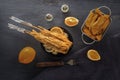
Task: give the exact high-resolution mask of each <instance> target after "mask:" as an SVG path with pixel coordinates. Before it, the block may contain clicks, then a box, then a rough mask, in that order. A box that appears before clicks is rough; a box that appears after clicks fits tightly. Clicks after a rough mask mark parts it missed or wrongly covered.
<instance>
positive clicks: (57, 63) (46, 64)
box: [36, 59, 76, 67]
mask: <svg viewBox="0 0 120 80" xmlns="http://www.w3.org/2000/svg"><path fill="white" fill-rule="evenodd" d="M75 64H76V62H75V60H74V59H70V60H68V61H55V62H39V63H37V64H36V66H37V67H55V66H64V65H70V66H72V65H75Z"/></svg>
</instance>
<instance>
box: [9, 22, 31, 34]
mask: <svg viewBox="0 0 120 80" xmlns="http://www.w3.org/2000/svg"><path fill="white" fill-rule="evenodd" d="M8 27H9V28H10V29H13V30H17V31H19V32H21V33H25V32H27V33H29V32H31V31H29V30H26V29H25V28H21V27H18V26H16V25H13V24H10V23H8Z"/></svg>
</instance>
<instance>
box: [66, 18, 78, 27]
mask: <svg viewBox="0 0 120 80" xmlns="http://www.w3.org/2000/svg"><path fill="white" fill-rule="evenodd" d="M64 23H65V24H66V25H67V26H69V27H73V26H76V25H78V23H79V20H78V19H77V18H75V17H66V18H65V21H64Z"/></svg>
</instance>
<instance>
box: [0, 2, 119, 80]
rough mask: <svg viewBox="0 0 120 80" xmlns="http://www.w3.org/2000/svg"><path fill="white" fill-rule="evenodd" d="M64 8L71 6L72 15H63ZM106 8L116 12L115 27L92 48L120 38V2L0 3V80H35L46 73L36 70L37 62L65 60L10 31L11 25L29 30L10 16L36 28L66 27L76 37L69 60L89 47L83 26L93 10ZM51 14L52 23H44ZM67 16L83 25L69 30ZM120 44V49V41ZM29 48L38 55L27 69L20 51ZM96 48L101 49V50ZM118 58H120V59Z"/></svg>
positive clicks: (113, 16)
mask: <svg viewBox="0 0 120 80" xmlns="http://www.w3.org/2000/svg"><path fill="white" fill-rule="evenodd" d="M62 4H68V5H69V6H70V11H69V12H68V13H66V14H63V13H62V12H61V11H60V7H61V5H62ZM104 5H105V6H108V7H110V8H111V10H112V15H111V16H112V23H111V25H110V28H109V29H108V31H107V33H106V35H105V36H104V38H103V40H102V41H101V42H99V43H95V44H94V45H91V46H96V45H98V44H104V41H106V40H107V39H108V38H109V37H113V36H116V35H120V10H119V8H120V0H0V80H31V79H32V78H34V77H35V76H37V75H38V74H40V73H41V72H42V71H44V69H43V68H42V69H39V68H36V67H35V64H36V62H38V61H55V60H60V59H63V56H62V57H61V56H60V57H59V56H58V57H55V56H52V55H49V54H47V53H46V52H45V51H44V50H43V49H42V47H41V44H40V43H39V42H38V41H36V40H35V39H33V38H32V37H30V36H28V35H26V34H23V33H19V32H17V31H14V30H10V29H9V28H8V22H9V23H12V24H15V25H18V26H20V27H24V28H27V27H25V26H22V25H20V24H17V23H15V22H13V21H11V20H10V19H9V17H10V16H16V17H18V18H21V19H23V20H25V21H28V22H31V23H33V24H34V25H40V26H44V27H45V28H47V29H49V28H51V27H53V26H61V27H63V28H64V29H65V30H67V31H68V32H69V34H70V35H71V36H72V39H73V44H74V45H73V47H72V48H71V50H70V52H69V54H68V55H66V56H65V57H67V56H69V55H71V54H74V53H75V52H77V51H79V50H80V49H83V48H85V47H88V45H85V44H84V43H83V42H82V40H81V26H82V24H83V22H84V20H85V18H86V17H87V15H88V13H89V11H90V10H91V9H94V8H97V7H99V6H104ZM47 13H51V14H52V15H53V16H54V19H53V21H52V22H47V21H46V20H45V19H44V17H45V14H47ZM67 16H74V17H76V18H78V19H79V20H80V23H79V24H78V25H77V26H76V27H73V28H69V27H67V26H65V24H64V18H65V17H67ZM27 29H30V28H27ZM118 44H119V45H120V41H119V42H118ZM25 46H31V47H33V48H34V49H35V50H36V52H37V55H36V58H35V60H34V61H33V62H32V63H30V64H28V65H23V64H20V63H19V62H18V54H19V51H20V50H21V49H22V48H23V47H25ZM96 47H99V48H100V47H101V46H96ZM109 47H111V46H109ZM119 47H120V46H119ZM99 48H98V49H99ZM117 50H118V49H117ZM116 52H118V51H116ZM118 56H119V57H120V55H118ZM65 57H64V58H65ZM119 61H120V59H119ZM119 61H118V62H119ZM115 65H117V64H115ZM119 66H120V65H119ZM119 70H120V69H119ZM116 75H118V74H116ZM119 75H120V74H119ZM103 79H104V78H103ZM105 79H106V78H105ZM119 79H120V78H119ZM78 80H79V79H78ZM86 80H88V79H86ZM94 80H96V79H94ZM111 80H115V79H111ZM116 80H117V79H116Z"/></svg>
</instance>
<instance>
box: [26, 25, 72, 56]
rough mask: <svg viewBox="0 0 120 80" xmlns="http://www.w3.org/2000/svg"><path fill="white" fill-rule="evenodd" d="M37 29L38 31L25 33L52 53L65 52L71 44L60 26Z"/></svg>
mask: <svg viewBox="0 0 120 80" xmlns="http://www.w3.org/2000/svg"><path fill="white" fill-rule="evenodd" d="M39 30H40V32H37V31H35V30H32V31H31V32H27V33H28V34H29V35H31V36H33V37H34V38H35V39H36V40H38V41H39V42H41V43H42V44H43V46H44V48H45V50H46V51H47V52H51V53H52V54H58V53H62V54H67V52H68V51H69V49H70V47H71V46H72V42H71V41H70V40H69V39H68V37H67V36H66V35H65V34H66V33H65V32H63V30H62V29H61V28H60V27H53V29H51V30H47V29H45V28H43V27H39ZM56 30H57V31H56ZM61 33H63V34H61Z"/></svg>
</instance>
